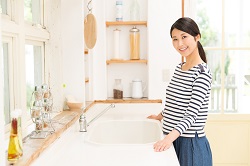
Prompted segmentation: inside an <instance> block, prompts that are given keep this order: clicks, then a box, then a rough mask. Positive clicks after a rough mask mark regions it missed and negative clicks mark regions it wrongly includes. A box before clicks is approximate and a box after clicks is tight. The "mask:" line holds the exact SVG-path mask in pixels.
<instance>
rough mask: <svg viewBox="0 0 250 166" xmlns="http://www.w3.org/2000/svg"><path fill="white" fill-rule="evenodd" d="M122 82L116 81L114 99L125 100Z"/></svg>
mask: <svg viewBox="0 0 250 166" xmlns="http://www.w3.org/2000/svg"><path fill="white" fill-rule="evenodd" d="M121 82H122V80H121V79H115V85H114V89H113V93H114V99H122V98H123V87H122V83H121Z"/></svg>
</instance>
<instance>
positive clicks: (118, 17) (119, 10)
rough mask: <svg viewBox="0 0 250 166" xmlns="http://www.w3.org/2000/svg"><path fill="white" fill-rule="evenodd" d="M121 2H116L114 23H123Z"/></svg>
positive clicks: (118, 0)
mask: <svg viewBox="0 0 250 166" xmlns="http://www.w3.org/2000/svg"><path fill="white" fill-rule="evenodd" d="M122 8H123V2H122V0H116V19H115V20H116V21H123V9H122Z"/></svg>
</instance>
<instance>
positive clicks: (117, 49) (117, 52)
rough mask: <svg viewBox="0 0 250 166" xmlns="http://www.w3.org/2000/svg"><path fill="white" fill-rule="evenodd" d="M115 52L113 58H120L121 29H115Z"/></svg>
mask: <svg viewBox="0 0 250 166" xmlns="http://www.w3.org/2000/svg"><path fill="white" fill-rule="evenodd" d="M113 49H114V52H113V57H112V59H115V60H117V59H120V30H119V29H115V30H114V48H113Z"/></svg>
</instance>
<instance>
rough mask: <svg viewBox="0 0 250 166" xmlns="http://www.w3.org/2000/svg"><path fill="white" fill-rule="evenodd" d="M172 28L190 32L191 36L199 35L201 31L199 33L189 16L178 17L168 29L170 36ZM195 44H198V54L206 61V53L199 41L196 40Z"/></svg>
mask: <svg viewBox="0 0 250 166" xmlns="http://www.w3.org/2000/svg"><path fill="white" fill-rule="evenodd" d="M174 29H178V30H180V31H183V32H186V33H188V34H190V35H191V36H193V37H196V36H197V35H200V37H201V33H200V30H199V27H198V25H197V24H196V23H195V21H194V20H192V19H191V18H188V17H182V18H179V19H178V20H177V21H176V22H175V23H174V24H173V25H172V26H171V29H170V36H171V38H172V31H173V30H174ZM197 45H198V50H199V54H200V57H201V59H202V60H203V61H204V62H205V63H207V58H206V53H205V51H204V49H203V47H202V45H201V43H200V41H198V42H197Z"/></svg>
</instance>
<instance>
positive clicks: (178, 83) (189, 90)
mask: <svg viewBox="0 0 250 166" xmlns="http://www.w3.org/2000/svg"><path fill="white" fill-rule="evenodd" d="M170 36H171V38H172V43H173V46H174V48H175V49H176V50H177V51H178V52H179V53H180V54H181V56H182V57H184V58H185V59H186V62H183V63H180V64H179V65H177V67H176V69H175V72H174V75H173V77H172V79H171V81H170V83H169V85H168V87H167V89H166V98H165V106H164V109H163V111H162V112H161V113H160V114H159V115H150V116H149V117H148V118H150V119H156V120H159V121H161V120H163V121H162V123H163V124H162V127H163V132H164V134H165V135H166V136H165V138H164V139H163V140H160V141H158V142H156V143H155V144H154V150H155V151H156V152H161V151H164V150H166V149H168V148H169V147H170V146H171V145H172V143H173V145H174V147H175V151H176V154H177V157H178V160H179V163H180V165H181V166H212V154H211V150H210V146H209V143H208V140H207V138H206V136H205V132H204V127H205V123H206V120H207V114H208V102H209V96H210V91H211V82H212V76H211V72H210V70H209V68H208V66H207V64H206V63H207V60H206V55H205V52H204V50H203V47H202V45H201V43H200V41H199V40H200V38H201V34H200V31H199V28H198V26H197V24H196V23H195V22H194V21H193V20H192V19H190V18H180V19H178V20H177V21H176V22H175V23H174V24H173V25H172V27H171V29H170Z"/></svg>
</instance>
